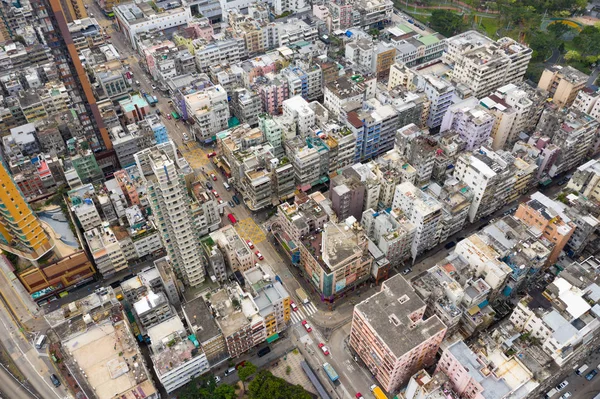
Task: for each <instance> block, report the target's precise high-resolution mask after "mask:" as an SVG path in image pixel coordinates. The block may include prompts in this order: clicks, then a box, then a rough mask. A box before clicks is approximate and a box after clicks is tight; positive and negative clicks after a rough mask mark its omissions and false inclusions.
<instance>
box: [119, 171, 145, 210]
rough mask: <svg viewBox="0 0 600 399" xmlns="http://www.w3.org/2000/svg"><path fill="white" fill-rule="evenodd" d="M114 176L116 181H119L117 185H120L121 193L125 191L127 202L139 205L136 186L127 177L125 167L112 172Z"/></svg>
mask: <svg viewBox="0 0 600 399" xmlns="http://www.w3.org/2000/svg"><path fill="white" fill-rule="evenodd" d="M114 178H115V180H117V183H119V187H121V190H123V193H125V197H127V200H128V201H129V204H130V205H138V206H141V203H140V196H139V194H138V191H137V188H136V186H135V184H133V182H132V181H131V179H130V178H129V175H128V174H127V171H126V170H125V169H121V170H118V171H116V172H115V173H114Z"/></svg>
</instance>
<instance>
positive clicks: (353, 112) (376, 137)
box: [340, 98, 400, 163]
mask: <svg viewBox="0 0 600 399" xmlns="http://www.w3.org/2000/svg"><path fill="white" fill-rule="evenodd" d="M340 118H341V119H342V120H343V121H344V122H345V124H346V126H347V127H348V129H350V131H351V132H352V133H353V135H354V136H355V137H356V150H355V152H354V162H355V163H356V162H362V161H365V160H368V159H371V158H374V157H376V156H378V155H380V154H383V153H384V152H387V151H389V150H391V149H392V148H394V140H395V138H396V130H397V129H398V128H399V127H400V125H399V119H398V112H397V111H396V109H395V108H394V107H393V106H391V105H389V104H386V105H383V104H381V102H379V100H377V99H374V98H372V99H369V100H367V101H365V102H364V103H363V102H359V103H348V104H346V105H343V106H342V110H341V114H340Z"/></svg>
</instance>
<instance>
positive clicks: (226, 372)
mask: <svg viewBox="0 0 600 399" xmlns="http://www.w3.org/2000/svg"><path fill="white" fill-rule="evenodd" d="M233 373H235V367H230V368H229V369H227V370H225V375H226V376H228V375H229V374H233Z"/></svg>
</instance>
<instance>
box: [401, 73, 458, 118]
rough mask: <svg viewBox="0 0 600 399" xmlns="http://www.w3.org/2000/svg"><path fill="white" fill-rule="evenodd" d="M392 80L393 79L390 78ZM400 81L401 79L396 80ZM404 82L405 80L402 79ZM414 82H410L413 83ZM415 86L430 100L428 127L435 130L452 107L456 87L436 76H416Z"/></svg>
mask: <svg viewBox="0 0 600 399" xmlns="http://www.w3.org/2000/svg"><path fill="white" fill-rule="evenodd" d="M390 79H391V78H390ZM396 79H400V78H396ZM400 80H403V79H400ZM411 81H412V80H409V82H411ZM415 86H416V88H417V89H419V90H423V91H424V92H425V95H427V98H428V99H429V102H430V105H429V116H428V117H427V127H429V128H435V127H438V126H440V125H441V124H442V118H443V117H444V115H445V114H446V111H448V107H450V105H452V99H453V97H454V92H455V87H454V85H452V84H451V83H450V82H449V81H447V80H446V79H443V78H441V77H438V76H436V75H434V74H429V73H428V74H418V75H417V76H416V82H415Z"/></svg>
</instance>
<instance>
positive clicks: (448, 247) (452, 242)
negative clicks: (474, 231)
mask: <svg viewBox="0 0 600 399" xmlns="http://www.w3.org/2000/svg"><path fill="white" fill-rule="evenodd" d="M455 246H456V243H455V242H454V241H450V242H449V243H448V244H446V245H444V248H446V249H450V248H453V247H455Z"/></svg>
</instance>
